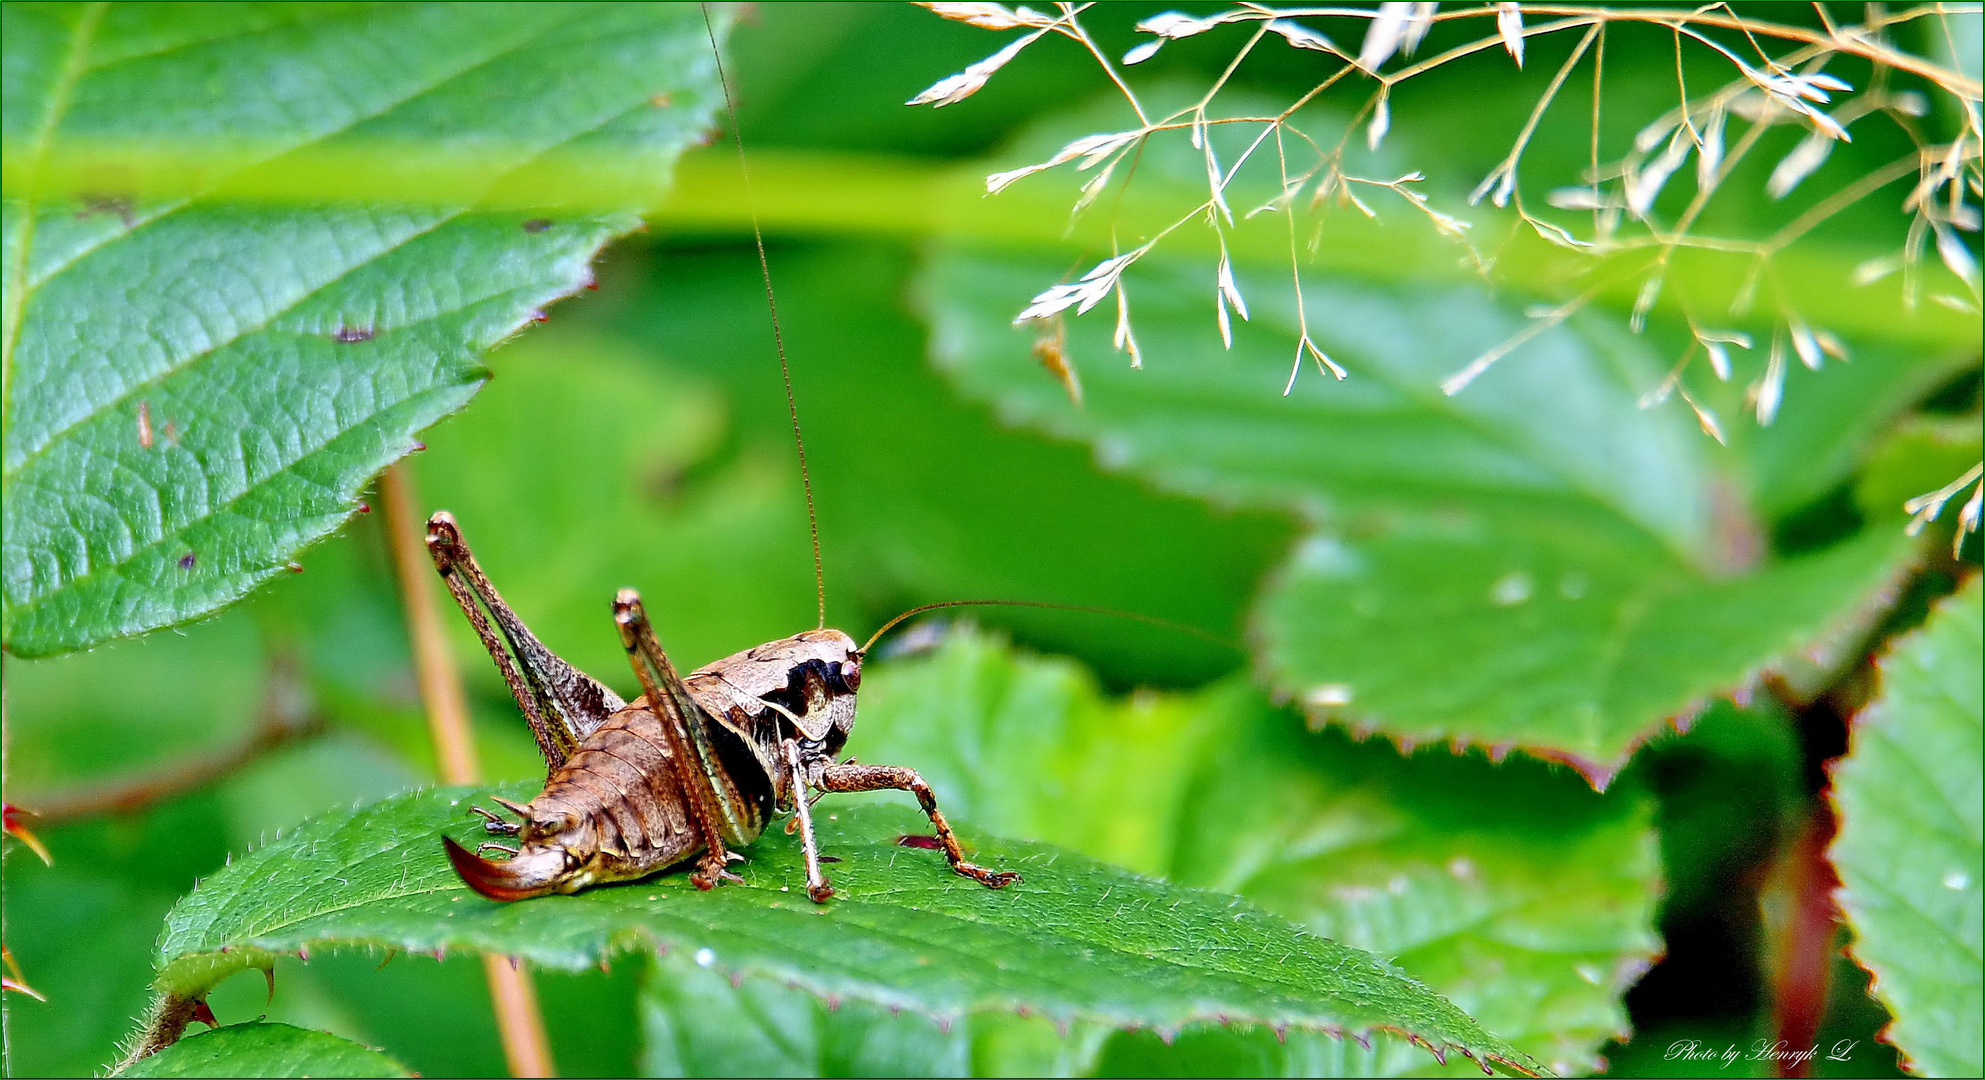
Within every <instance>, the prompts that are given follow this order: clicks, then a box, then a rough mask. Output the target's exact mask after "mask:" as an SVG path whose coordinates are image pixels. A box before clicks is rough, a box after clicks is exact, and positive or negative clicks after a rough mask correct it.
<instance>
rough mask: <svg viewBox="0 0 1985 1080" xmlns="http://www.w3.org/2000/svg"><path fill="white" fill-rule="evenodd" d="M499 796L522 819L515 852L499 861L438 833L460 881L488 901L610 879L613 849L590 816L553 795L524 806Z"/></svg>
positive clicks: (575, 889) (570, 890) (570, 888)
mask: <svg viewBox="0 0 1985 1080" xmlns="http://www.w3.org/2000/svg"><path fill="white" fill-rule="evenodd" d="M498 801H499V802H502V803H503V805H504V806H506V807H508V808H509V809H510V810H511V811H512V812H514V813H516V814H518V815H519V816H520V817H522V818H523V819H524V822H523V830H522V831H521V832H520V833H518V835H517V853H516V854H515V855H512V856H511V857H510V858H508V859H504V860H502V861H500V862H499V861H497V860H494V859H485V858H483V857H481V856H480V855H477V854H475V853H474V852H471V851H470V850H468V849H467V848H465V847H463V846H462V845H460V844H458V843H456V842H455V841H454V840H453V839H452V838H449V837H442V842H443V845H444V846H445V847H446V848H447V849H448V861H449V862H450V863H452V864H453V865H454V867H455V873H456V874H458V875H460V876H461V879H462V883H463V884H465V885H467V886H468V887H469V888H471V889H474V890H475V891H477V892H479V893H481V894H482V895H484V896H487V897H489V898H490V899H491V900H505V901H508V900H528V899H530V898H531V897H533V896H544V895H545V894H547V893H553V892H562V893H574V892H578V891H579V890H580V889H583V888H585V887H586V886H588V885H592V884H596V883H598V882H601V881H608V880H614V876H613V874H612V871H611V866H610V863H612V861H613V860H612V858H611V853H610V852H606V851H603V850H601V846H600V838H599V833H598V831H597V829H596V828H595V827H594V824H593V822H594V818H593V815H591V814H586V813H581V812H578V811H577V810H575V809H574V808H571V807H568V806H565V805H564V803H563V802H562V800H559V799H558V798H556V797H555V796H549V797H548V796H540V797H539V798H538V799H536V800H535V801H533V802H531V803H530V804H528V805H523V806H519V805H518V804H516V803H512V802H508V801H506V800H501V799H499V800H498Z"/></svg>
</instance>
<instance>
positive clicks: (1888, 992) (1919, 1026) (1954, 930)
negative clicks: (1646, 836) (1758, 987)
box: [1831, 574, 1985, 1076]
mask: <svg viewBox="0 0 1985 1080" xmlns="http://www.w3.org/2000/svg"><path fill="white" fill-rule="evenodd" d="M1982 597H1985V589H1981V587H1980V579H1979V577H1978V576H1977V575H1975V574H1974V575H1973V576H1972V579H1971V582H1970V584H1968V585H1966V586H1965V588H1964V589H1963V590H1962V591H1961V592H1959V593H1958V594H1957V595H1956V596H1954V597H1951V598H1950V599H1948V600H1946V601H1944V602H1943V603H1941V604H1939V605H1938V606H1937V607H1936V609H1935V610H1934V612H1933V614H1932V615H1931V617H1930V621H1929V623H1928V624H1926V625H1925V626H1924V627H1923V629H1921V630H1920V631H1918V632H1916V633H1914V634H1912V635H1910V636H1909V637H1907V638H1904V639H1903V640H1902V642H1901V643H1900V644H1898V645H1897V646H1896V648H1895V649H1894V650H1893V651H1892V652H1890V653H1889V655H1888V656H1886V657H1884V658H1883V660H1882V662H1881V685H1882V689H1881V696H1880V697H1878V698H1877V699H1876V700H1875V702H1874V704H1873V705H1871V706H1869V708H1868V709H1867V711H1865V712H1864V713H1862V715H1861V716H1860V717H1859V718H1858V719H1857V720H1856V721H1855V724H1854V732H1853V745H1852V746H1851V748H1850V749H1849V752H1848V755H1847V757H1845V758H1844V759H1842V761H1841V763H1840V765H1839V767H1838V768H1837V769H1836V770H1835V772H1834V777H1833V779H1834V803H1835V806H1836V807H1837V810H1838V813H1839V816H1840V836H1839V838H1838V839H1837V840H1835V841H1834V845H1833V850H1832V852H1831V854H1832V857H1833V862H1834V865H1835V867H1837V868H1838V869H1839V871H1840V880H1841V884H1842V888H1841V892H1840V905H1841V908H1842V909H1843V910H1844V911H1845V912H1846V913H1847V922H1848V925H1849V926H1850V927H1852V928H1853V930H1854V939H1855V940H1854V946H1853V950H1854V956H1855V958H1856V959H1858V960H1859V961H1860V962H1861V963H1862V965H1863V966H1865V967H1866V968H1867V969H1868V970H1869V971H1871V972H1873V973H1874V976H1875V984H1874V993H1875V996H1876V997H1877V998H1879V999H1881V1001H1882V1003H1883V1004H1884V1005H1886V1006H1887V1007H1888V1010H1889V1012H1890V1014H1891V1015H1893V1016H1894V1017H1895V1022H1894V1023H1893V1024H1892V1025H1890V1027H1889V1029H1888V1031H1887V1033H1886V1036H1885V1037H1886V1038H1887V1039H1888V1040H1889V1041H1891V1042H1893V1043H1894V1044H1895V1045H1896V1047H1897V1048H1898V1049H1900V1050H1901V1051H1902V1052H1903V1053H1904V1054H1906V1055H1907V1056H1908V1058H1909V1061H1910V1062H1911V1065H1912V1068H1913V1069H1914V1071H1916V1072H1918V1073H1919V1074H1921V1075H1927V1076H1976V1075H1978V1073H1979V1071H1980V1069H1981V1068H1985V1057H1981V1053H1982V1052H1985V1051H1982V1050H1981V1047H1985V1028H1981V1026H1980V1017H1981V1016H1985V977H1981V970H1985V967H1982V965H1985V926H1981V919H1982V918H1985V916H1981V903H1985V810H1981V800H1985V785H1981V781H1980V770H1979V762H1980V760H1981V759H1985V673H1981V660H1980V657H1981V653H1985V603H1981V598H1982Z"/></svg>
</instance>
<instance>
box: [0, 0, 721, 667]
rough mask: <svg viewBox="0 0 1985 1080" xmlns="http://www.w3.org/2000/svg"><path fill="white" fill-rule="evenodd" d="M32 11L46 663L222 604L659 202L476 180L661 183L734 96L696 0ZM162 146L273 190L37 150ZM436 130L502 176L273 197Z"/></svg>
mask: <svg viewBox="0 0 1985 1080" xmlns="http://www.w3.org/2000/svg"><path fill="white" fill-rule="evenodd" d="M4 19H5V24H4V30H5V34H4V37H5V41H6V45H5V47H4V48H5V53H4V67H5V72H6V90H7V93H6V98H5V107H4V114H3V115H0V129H4V138H5V141H6V146H7V151H8V153H7V156H8V158H9V160H10V161H13V162H15V163H16V164H17V166H19V167H17V168H15V169H13V170H11V171H10V172H9V173H8V185H7V189H6V198H5V203H4V222H0V225H4V228H0V233H3V234H4V247H3V248H0V269H4V273H5V278H4V293H5V295H4V300H3V301H0V314H4V348H5V355H4V358H3V359H0V367H4V375H5V391H4V397H5V400H4V420H5V431H6V434H5V446H4V452H0V470H3V471H0V488H4V497H5V510H4V519H3V520H4V533H5V555H4V557H0V575H4V599H5V611H4V617H3V619H0V622H3V623H4V626H3V629H4V640H5V645H6V647H7V648H8V650H10V651H11V652H13V653H15V654H17V655H22V656H30V655H44V654H48V653H54V652H61V651H64V650H69V649H76V648H82V647H85V646H88V645H91V644H94V643H97V642H100V641H104V640H107V639H109V638H112V637H116V636H119V635H124V634H132V633H138V632H141V631H144V630H149V629H153V628H156V627H160V626H166V625H171V624H174V623H179V622H184V621H187V620H189V619H193V618H196V617H198V616H200V615H202V614H205V613H207V612H209V611H212V610H213V609H215V608H217V607H219V606H221V605H223V604H226V603H228V602H230V601H232V600H234V599H236V598H238V597H240V596H242V595H243V594H244V593H246V592H247V591H248V590H249V589H251V588H252V587H254V586H255V584H256V583H258V582H260V581H262V580H264V579H265V578H267V577H268V576H269V575H271V574H273V573H275V572H276V571H278V570H280V569H281V568H282V567H283V566H284V564H285V563H286V562H288V560H289V559H290V557H291V556H292V555H294V554H295V553H296V552H297V551H298V550H299V549H301V548H302V547H304V546H306V545H307V544H309V543H311V542H312V541H314V540H317V539H318V538H320V537H322V536H324V535H325V534H326V533H328V532H329V531H330V530H331V529H333V528H335V527H336V526H337V524H338V523H339V522H341V521H343V520H344V519H345V518H346V517H347V516H348V515H349V514H351V513H352V511H353V510H354V508H355V506H356V503H357V494H358V491H359V489H360V487H362V486H363V485H364V484H365V482H366V481H367V480H368V479H370V477H371V476H372V475H373V474H374V473H377V472H378V471H379V470H380V469H381V468H383V467H384V466H386V465H387V464H389V463H391V462H392V461H393V460H394V459H396V458H398V457H400V456H401V455H403V454H405V453H406V452H407V451H408V450H409V449H410V448H413V447H414V445H415V444H414V435H415V433H417V432H419V431H420V430H421V429H422V428H424V427H426V426H427V425H429V424H431V423H433V422H434V421H435V420H437V419H439V418H440V417H442V416H444V415H446V414H447V413H449V412H452V411H453V410H455V409H457V408H460V407H461V405H462V404H463V403H464V402H466V401H467V400H468V398H469V397H470V395H472V394H473V393H474V392H475V390H476V387H477V386H478V385H479V383H480V381H481V379H482V377H483V372H482V369H481V368H480V367H479V366H478V362H477V361H478V358H479V356H480V355H481V353H482V352H483V351H484V350H486V349H488V348H489V347H490V346H492V345H494V344H496V343H497V342H499V341H501V340H503V339H504V338H505V337H507V336H509V335H511V334H513V333H515V332H516V331H517V330H518V329H519V328H520V327H522V326H524V325H526V324H528V322H529V321H530V320H531V319H532V318H533V317H538V316H540V315H541V309H542V308H543V307H544V305H546V304H548V303H550V302H551V301H553V300H555V299H557V298H559V297H561V296H566V295H569V294H571V293H573V292H574V291H576V290H578V289H580V288H581V287H582V286H584V285H585V284H587V283H588V282H589V281H590V280H591V276H592V275H591V270H590V269H589V266H588V263H589V261H590V260H591V258H592V256H593V255H594V253H595V252H597V251H598V249H599V248H600V246H601V245H602V244H603V243H605V242H606V241H607V240H608V239H609V238H610V237H612V236H614V235H616V234H618V233H622V232H625V231H627V230H628V229H630V228H632V227H633V226H634V224H635V219H634V217H633V215H632V214H630V213H627V212H625V211H624V210H623V211H606V212H602V213H588V214H564V215H559V216H557V217H544V216H542V215H540V214H534V213H532V212H530V211H528V210H519V209H498V208H495V207H493V206H492V207H485V208H478V203H479V201H480V200H482V199H484V197H485V196H486V195H488V194H490V193H491V192H492V191H494V190H496V189H498V188H499V187H500V185H502V184H503V183H504V181H505V178H506V176H509V175H513V174H515V173H516V172H517V171H519V170H523V169H525V168H527V167H529V166H531V165H533V163H534V162H538V161H540V160H542V159H545V158H546V157H547V156H548V155H556V154H560V153H568V152H576V151H580V150H583V151H584V152H586V153H588V154H591V155H595V156H599V155H605V156H612V157H615V158H616V159H617V160H621V161H623V162H631V163H632V164H634V165H636V166H639V167H641V168H644V169H646V170H647V171H648V175H649V176H651V177H652V182H651V187H650V190H649V191H648V192H647V193H646V196H647V198H648V199H652V195H653V193H654V190H655V189H656V188H657V187H658V186H659V185H660V184H661V183H663V182H664V181H665V179H666V177H667V175H668V170H669V167H670V165H671V164H672V162H673V159H674V156H675V154H676V153H677V152H678V151H679V150H680V149H681V148H682V147H683V146H684V145H685V144H686V143H687V142H688V141H690V140H691V139H692V138H694V137H696V135H697V134H698V133H699V132H700V131H701V130H702V129H703V128H704V127H705V126H706V125H707V121H708V119H709V116H710V109H711V102H712V99H713V97H714V90H715V87H714V76H713V74H712V70H713V69H712V64H711V56H710V46H709V39H708V36H707V35H706V33H705V30H704V27H703V20H702V16H701V15H700V14H699V13H698V12H697V10H696V9H694V8H682V7H674V6H655V5H642V6H633V7H614V6H604V7H565V6H531V5H515V6H512V5H505V6H498V7H484V8H473V7H472V8H456V7H448V6H444V5H435V4H409V5H402V6H394V7H385V8H324V7H317V6H314V5H297V6H280V5H277V6H269V7H254V8H239V7H233V6H229V5H219V6H214V7H169V8H159V7H154V6H151V5H124V6H108V7H106V6H103V5H75V6H49V7H29V6H23V5H9V6H8V7H7V8H6V9H5V14H4ZM355 58H364V61H363V62H356V61H355ZM658 104H662V105H665V106H666V107H657V105H658ZM217 140H226V141H225V142H219V141H217ZM147 141H149V142H153V143H156V142H161V141H164V142H177V143H182V144H183V143H187V142H191V143H192V144H194V145H196V146H200V147H202V148H204V149H206V150H210V151H211V152H212V153H213V155H215V157H216V158H217V159H218V160H220V161H222V162H224V163H225V164H226V167H225V168H222V169H220V170H219V172H218V174H217V175H216V176H215V177H214V178H213V181H212V182H213V184H214V185H217V186H223V187H224V186H226V184H227V183H235V182H236V181H240V183H236V184H235V186H236V187H237V188H241V189H243V190H247V191H248V192H249V194H248V195H241V194H240V192H239V191H237V192H236V194H237V196H239V197H236V198H234V201H228V197H227V196H224V195H214V194H209V195H205V196H198V197H191V198H188V197H158V198H144V197H133V196H129V195H127V194H125V193H124V192H122V191H120V190H119V188H118V184H119V181H118V180H117V177H118V176H119V175H121V172H120V170H123V169H125V166H124V165H121V164H119V163H118V160H119V159H115V158H114V157H113V159H112V160H110V161H108V162H99V163H98V164H99V166H100V168H99V170H98V172H97V174H96V183H97V186H95V187H92V188H87V189H79V188H75V187H65V186H63V183H62V182H60V181H61V179H62V178H60V177H54V176H44V175H43V174H42V173H41V172H39V171H38V170H39V169H40V168H41V166H42V164H44V163H45V159H46V160H52V157H51V155H57V154H59V153H60V152H62V151H63V148H64V147H67V146H73V145H85V146H112V147H115V146H118V145H122V144H125V143H144V142H147ZM408 145H420V146H424V147H427V148H429V149H434V148H439V149H440V150H441V151H443V152H446V153H454V154H461V155H471V156H473V160H474V162H475V169H474V171H473V172H466V173H464V177H463V182H462V184H460V185H458V186H457V187H456V188H455V189H453V190H451V191H449V192H447V194H448V195H449V196H450V197H449V198H447V199H443V200H440V201H434V200H429V201H427V202H423V203H420V204H418V205H416V204H411V203H410V204H407V205H397V206H396V205H388V204H384V203H380V202H377V201H372V202H352V201H343V202H340V201H336V200H333V201H330V202H325V201H322V200H321V199H320V201H318V202H317V203H316V204H315V205H310V206H302V207H298V206H284V205H280V204H278V203H271V202H267V201H254V199H253V198H251V197H250V196H252V195H253V189H255V187H256V185H255V184H254V183H248V182H247V181H245V180H242V178H243V177H262V178H264V179H268V180H269V182H270V183H272V184H277V185H278V186H280V182H281V181H282V180H283V178H284V177H285V176H288V175H290V174H293V173H299V172H308V171H311V170H313V169H314V170H316V171H317V172H318V173H320V174H321V173H322V172H323V170H324V169H325V168H326V165H325V160H324V159H322V158H313V157H310V156H308V155H312V154H319V155H322V154H331V155H333V156H334V157H335V158H336V160H337V161H338V162H339V163H340V165H339V167H340V168H341V169H342V170H345V171H344V172H343V173H334V174H333V175H349V176H350V177H351V178H352V181H353V186H354V189H355V190H362V189H363V188H364V187H365V184H364V183H363V182H362V181H364V180H365V179H366V178H367V177H369V176H372V175H373V174H374V173H377V172H378V171H380V170H386V169H390V168H391V166H392V164H393V160H394V157H395V155H396V154H397V153H398V152H399V148H404V147H406V146H408ZM133 167H135V166H133ZM458 171H460V170H458ZM244 185H245V186H244ZM375 186H376V185H375ZM372 194H373V195H374V196H375V198H376V197H377V196H378V194H379V193H378V192H373V193H372ZM429 194H432V193H429ZM326 198H328V196H326ZM628 208H629V209H631V208H632V206H631V205H630V206H629V207H628Z"/></svg>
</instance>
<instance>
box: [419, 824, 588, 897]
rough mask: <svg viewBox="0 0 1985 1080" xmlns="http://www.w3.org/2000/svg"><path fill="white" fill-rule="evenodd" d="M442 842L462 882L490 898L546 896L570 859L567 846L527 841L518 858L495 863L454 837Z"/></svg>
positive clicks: (555, 886) (554, 886) (567, 866)
mask: <svg viewBox="0 0 1985 1080" xmlns="http://www.w3.org/2000/svg"><path fill="white" fill-rule="evenodd" d="M441 842H442V844H443V845H444V846H445V847H447V849H448V861H449V862H450V863H452V864H454V867H455V873H456V874H458V875H460V876H461V878H462V881H463V883H464V884H466V885H468V887H469V888H471V889H474V890H475V891H477V892H479V893H481V894H482V895H484V896H487V897H489V898H490V899H491V900H504V901H509V900H528V899H530V898H531V897H533V896H543V895H545V894H546V893H549V892H551V891H553V890H554V889H555V888H557V886H558V882H559V879H560V878H562V877H564V876H565V872H566V871H567V870H568V869H569V864H570V862H571V858H570V856H568V855H567V854H566V852H565V849H564V848H561V847H550V846H546V845H542V844H525V845H524V847H523V849H522V850H521V851H519V852H518V853H517V855H516V857H514V858H512V859H509V860H507V861H505V862H494V861H491V860H489V859H485V858H483V857H481V856H479V855H477V854H475V853H474V852H472V851H470V850H469V849H468V848H465V847H463V846H462V845H460V844H458V843H456V842H455V841H454V839H453V838H452V837H447V836H444V837H442V838H441Z"/></svg>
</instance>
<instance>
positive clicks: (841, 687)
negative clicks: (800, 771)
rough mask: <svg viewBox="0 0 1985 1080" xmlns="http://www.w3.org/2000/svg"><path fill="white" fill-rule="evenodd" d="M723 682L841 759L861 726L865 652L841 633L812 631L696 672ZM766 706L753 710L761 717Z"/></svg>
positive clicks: (695, 677)
mask: <svg viewBox="0 0 1985 1080" xmlns="http://www.w3.org/2000/svg"><path fill="white" fill-rule="evenodd" d="M706 679H713V680H720V681H721V682H723V683H724V684H725V685H726V687H727V688H728V690H729V691H730V692H731V693H734V694H743V695H746V696H747V697H748V698H755V699H757V701H758V702H759V703H761V704H762V707H763V708H768V709H770V710H771V711H773V712H775V713H777V714H779V716H780V717H781V718H782V719H783V721H784V723H786V724H788V725H790V726H791V727H792V728H793V729H794V733H795V734H796V735H797V737H798V738H800V739H801V740H804V741H805V742H809V743H813V744H816V745H815V746H814V747H809V748H808V749H809V750H814V749H817V750H818V752H820V753H824V754H836V753H839V752H840V750H841V746H842V744H844V743H846V742H847V741H848V732H849V731H850V730H851V729H852V728H853V727H854V726H855V693H856V691H857V690H859V689H860V688H861V684H862V652H861V648H860V647H859V646H858V645H856V644H855V639H854V638H851V637H849V636H848V635H846V634H844V633H842V632H841V631H839V630H808V631H806V632H804V633H800V634H794V635H793V636H792V637H789V638H780V639H779V640H778V641H768V642H766V643H765V644H763V645H760V646H758V647H756V648H752V649H746V650H745V651H744V652H741V653H738V654H736V655H735V656H727V657H725V658H724V659H722V660H719V661H717V662H716V663H714V664H711V665H710V666H708V667H705V668H702V669H700V670H698V671H696V672H693V673H692V674H691V675H690V676H689V682H690V686H691V687H692V689H694V688H695V687H696V686H697V685H698V684H699V682H701V680H706ZM760 707H761V706H760V705H753V706H751V709H752V711H753V712H754V713H755V712H756V711H757V710H758V709H759V708H760Z"/></svg>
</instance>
